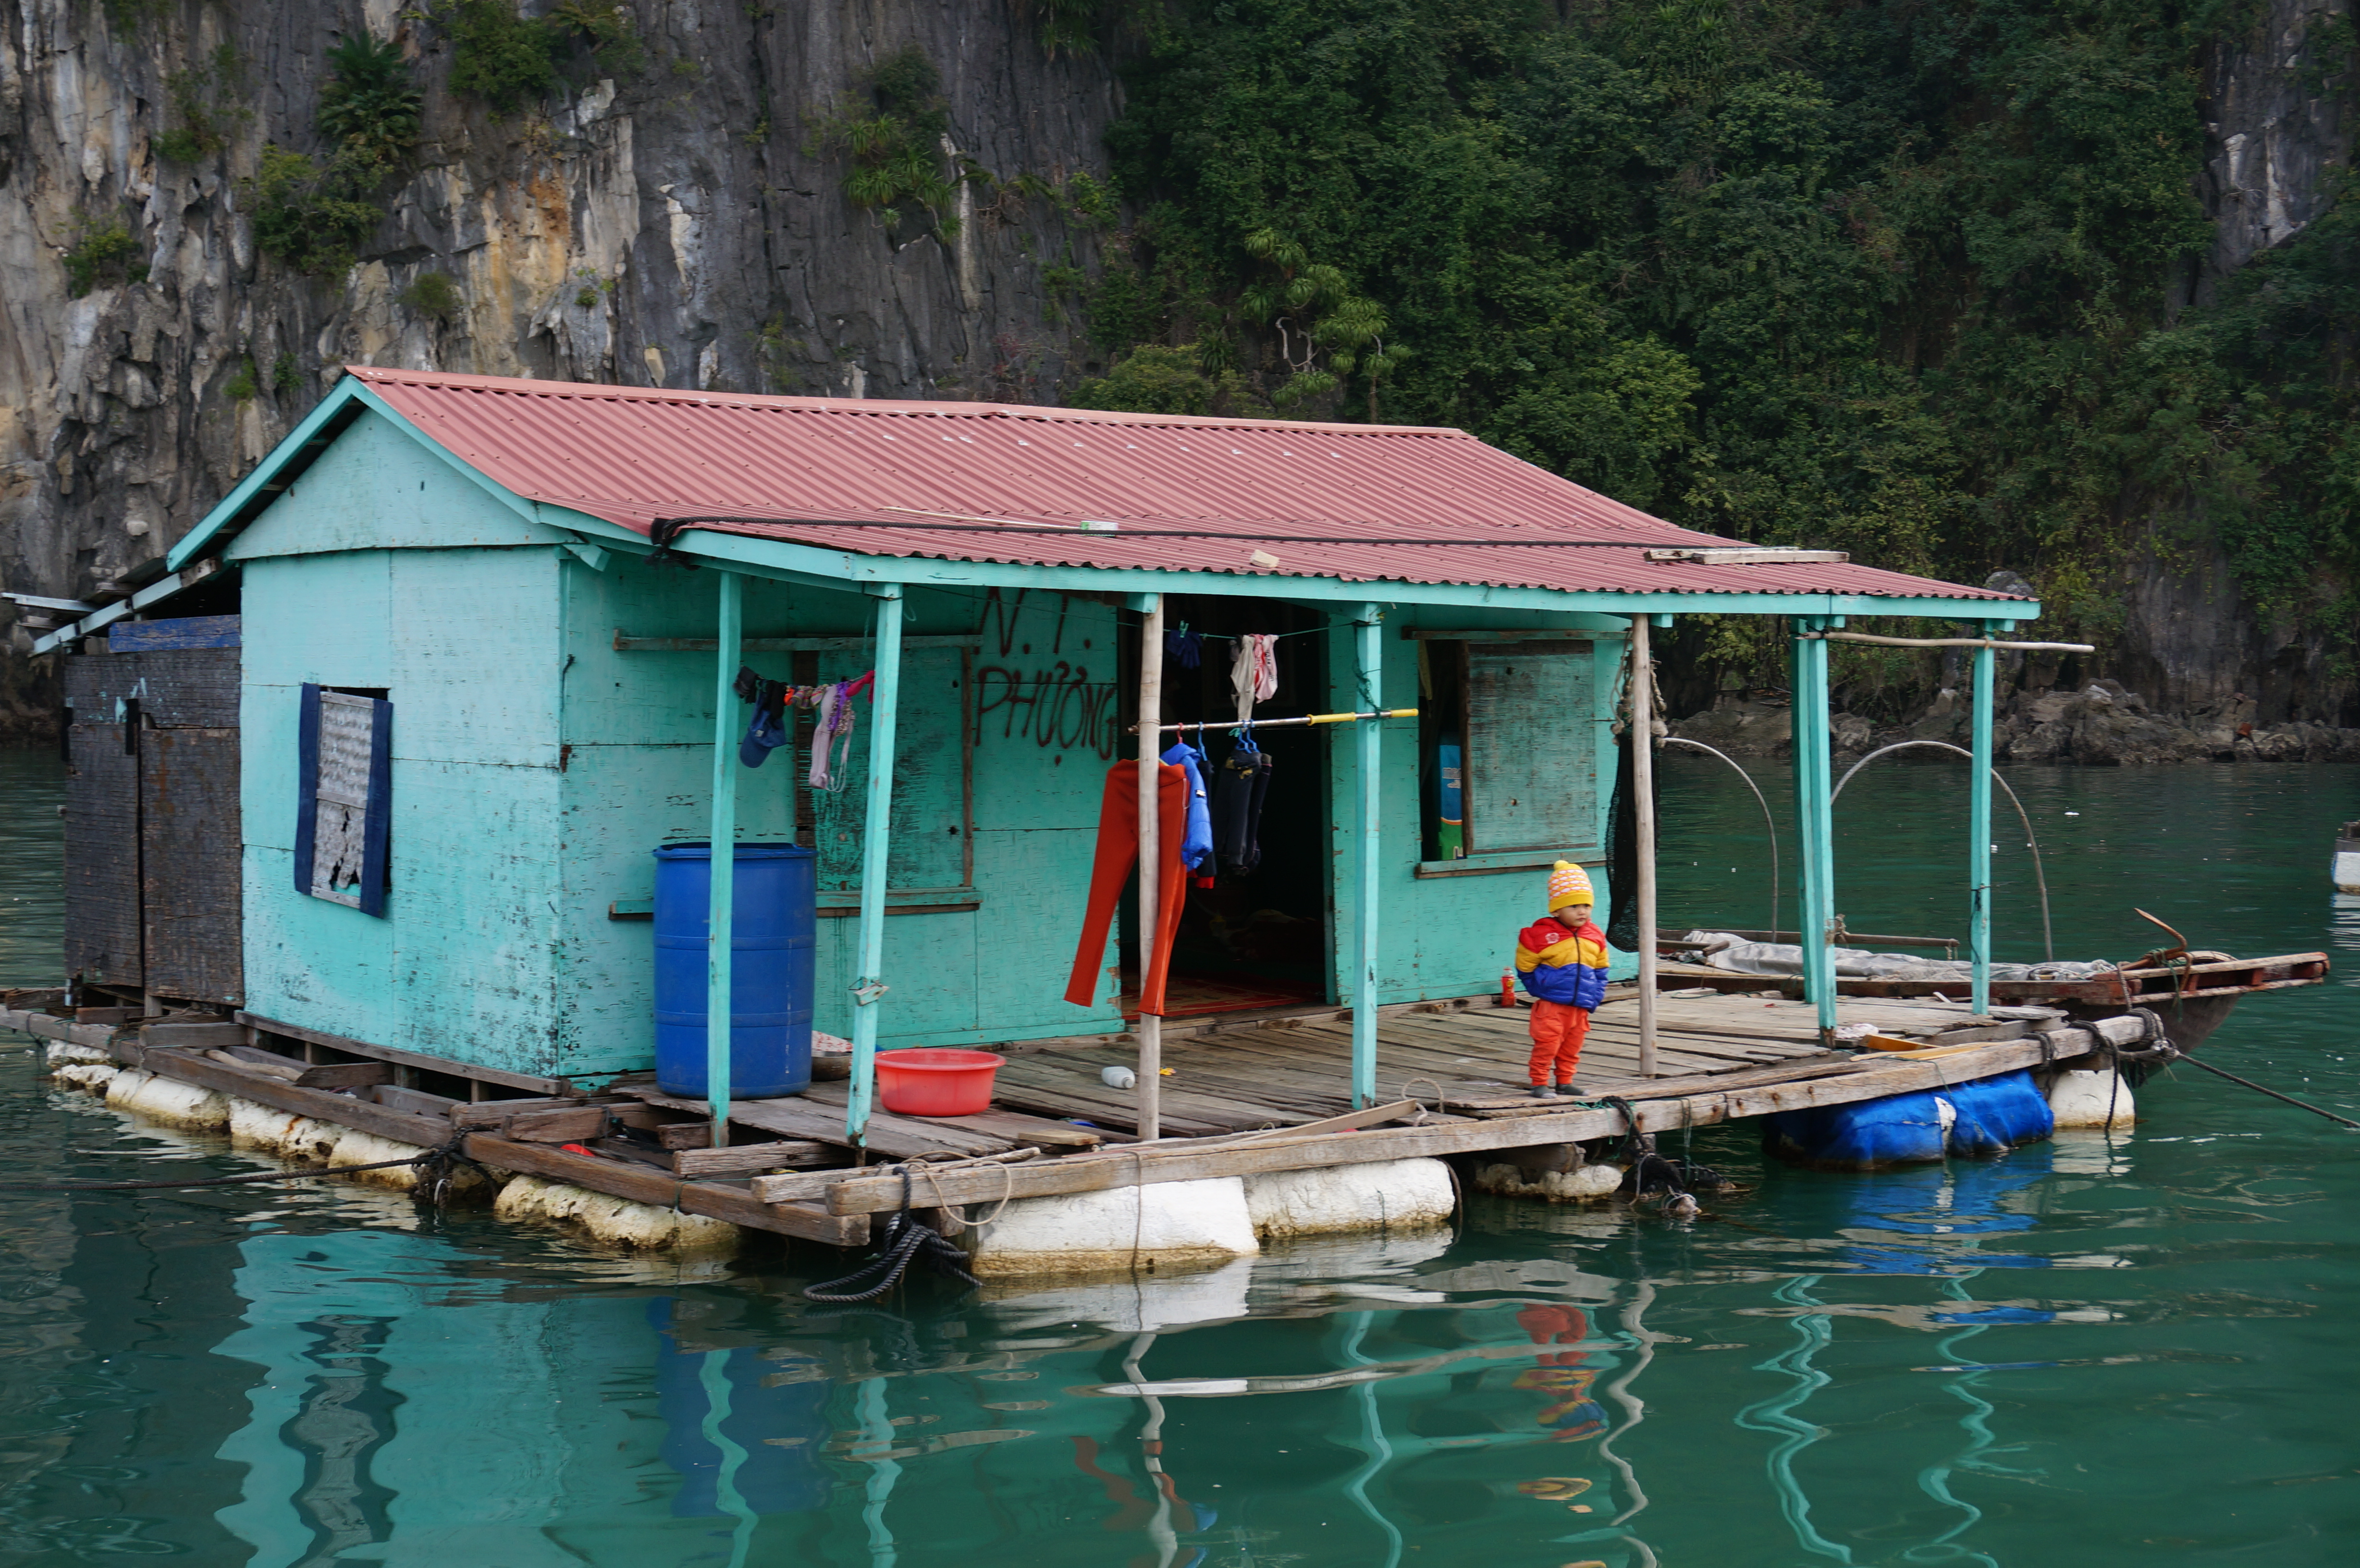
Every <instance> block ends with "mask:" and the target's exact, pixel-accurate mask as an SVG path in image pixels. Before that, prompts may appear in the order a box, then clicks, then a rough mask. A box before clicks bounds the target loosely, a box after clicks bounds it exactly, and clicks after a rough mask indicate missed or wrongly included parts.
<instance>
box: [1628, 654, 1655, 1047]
mask: <svg viewBox="0 0 2360 1568" xmlns="http://www.w3.org/2000/svg"><path fill="white" fill-rule="evenodd" d="M1631 788H1632V791H1633V794H1634V795H1636V797H1637V800H1636V801H1635V802H1634V804H1635V805H1636V806H1637V808H1638V810H1637V813H1636V814H1637V817H1638V830H1639V886H1638V888H1637V892H1638V895H1639V1076H1640V1077H1642V1078H1653V1077H1654V1076H1655V657H1654V655H1653V653H1652V652H1651V651H1650V649H1649V647H1648V635H1647V617H1646V616H1645V615H1633V616H1632V617H1631Z"/></svg>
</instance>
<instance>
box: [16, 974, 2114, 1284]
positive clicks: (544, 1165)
mask: <svg viewBox="0 0 2360 1568" xmlns="http://www.w3.org/2000/svg"><path fill="white" fill-rule="evenodd" d="M5 1002H6V1003H7V1004H8V1005H7V1006H5V1007H0V1028H7V1029H21V1030H24V1031H26V1032H27V1033H30V1034H33V1035H36V1036H38V1037H41V1038H45V1039H49V1040H59V1041H63V1042H68V1043H71V1044H73V1045H78V1046H82V1047H84V1048H95V1050H96V1051H103V1052H104V1054H105V1055H106V1056H107V1057H108V1058H110V1059H111V1060H113V1061H114V1062H118V1063H121V1064H123V1065H126V1066H134V1067H145V1068H147V1070H149V1071H151V1072H155V1073H160V1074H163V1075H165V1076H167V1077H171V1078H175V1079H179V1080H180V1081H182V1082H185V1083H193V1084H197V1085H200V1086H202V1087H204V1088H208V1089H213V1090H217V1091H220V1092H222V1093H224V1094H235V1095H238V1096H241V1097H244V1098H246V1099H250V1100H253V1101H256V1102H258V1103H260V1104H263V1105H271V1106H275V1107H277V1108H279V1109H281V1110H286V1111H290V1112H295V1113H299V1114H300V1115H303V1116H312V1117H316V1118H318V1119H320V1120H322V1121H328V1122H333V1123H336V1124H339V1125H341V1126H344V1127H357V1128H360V1129H362V1130H364V1131H367V1132H371V1133H374V1134H377V1136H379V1137H382V1138H393V1139H397V1140H399V1141H401V1142H405V1143H410V1144H413V1145H418V1146H421V1147H429V1148H432V1147H437V1146H441V1145H444V1144H449V1143H453V1141H454V1140H455V1142H456V1144H457V1147H459V1148H460V1149H463V1150H464V1152H465V1153H466V1154H467V1155H468V1156H469V1157H470V1158H472V1159H475V1160H479V1161H481V1162H482V1163H484V1164H486V1165H489V1166H494V1167H497V1168H499V1169H504V1170H508V1171H522V1172H526V1173H529V1174H532V1175H537V1176H542V1177H546V1178H549V1179H552V1180H555V1181H565V1182H570V1183H572V1184H574V1185H577V1186H582V1187H586V1188H589V1189H591V1190H593V1191H596V1192H607V1193H611V1194H614V1195H616V1196H618V1197H624V1198H628V1199H631V1200H633V1201H636V1202H639V1203H651V1204H655V1205H658V1206H661V1207H668V1208H679V1209H681V1210H683V1211H685V1212H687V1213H691V1214H705V1215H709V1216H711V1217H714V1218H716V1219H724V1220H727V1221H730V1222H731V1223H733V1224H737V1225H748V1226H751V1227H753V1228H757V1229H761V1230H769V1231H773V1232H777V1233H780V1234H782V1235H786V1236H796V1237H800V1238H803V1239H807V1240H814V1241H825V1242H828V1243H830V1244H832V1245H835V1246H840V1247H844V1246H858V1245H860V1244H862V1243H864V1242H866V1241H867V1240H868V1239H869V1216H870V1215H871V1214H880V1213H885V1212H889V1211H890V1210H893V1209H896V1208H899V1207H900V1206H901V1203H903V1202H904V1201H905V1188H904V1185H903V1181H902V1178H901V1173H900V1170H899V1164H900V1163H901V1162H915V1163H914V1169H915V1170H916V1171H917V1172H918V1174H917V1175H916V1176H915V1178H914V1182H915V1191H914V1193H913V1199H914V1201H915V1202H916V1203H918V1204H919V1205H921V1206H923V1207H938V1206H942V1205H946V1204H964V1203H993V1202H996V1201H997V1200H999V1199H1000V1198H1002V1197H1045V1196H1054V1195H1058V1194H1064V1193H1073V1192H1092V1191H1098V1190H1100V1189H1105V1188H1115V1187H1128V1186H1142V1185H1150V1184H1154V1183H1159V1182H1164V1181H1196V1180H1203V1179H1207V1178H1214V1177H1225V1176H1237V1175H1247V1174H1253V1173H1258V1172H1264V1171H1292V1170H1314V1169H1320V1168H1325V1167H1330V1166H1337V1165H1349V1164H1363V1163H1373V1162H1381V1161H1385V1160H1404V1159H1412V1158H1421V1157H1428V1158H1430V1157H1441V1156H1449V1155H1461V1154H1477V1153H1481V1152H1485V1151H1489V1150H1497V1149H1518V1148H1524V1147H1529V1146H1533V1145H1538V1144H1551V1143H1567V1142H1585V1141H1590V1140H1595V1139H1601V1138H1619V1137H1621V1136H1622V1135H1623V1134H1625V1133H1626V1132H1627V1131H1629V1130H1630V1125H1629V1121H1628V1119H1626V1117H1625V1116H1624V1113H1623V1112H1622V1111H1621V1110H1619V1109H1615V1108H1612V1107H1605V1106H1600V1105H1594V1104H1580V1105H1578V1104H1571V1103H1568V1102H1565V1101H1556V1100H1535V1099H1533V1098H1532V1097H1530V1095H1529V1094H1527V1093H1526V1092H1525V1087H1524V1082H1525V1081H1524V1062H1525V1059H1526V1053H1527V1051H1528V1037H1527V1034H1526V1028H1525V1024H1526V1020H1525V1015H1524V1011H1523V1010H1522V1009H1521V1008H1518V1009H1514V1010H1511V1009H1508V1008H1502V1007H1497V1006H1495V1005H1493V1004H1492V1002H1491V998H1488V997H1483V998H1468V999H1464V1000H1461V1001H1453V1002H1426V1003H1415V1004H1409V1005H1406V1006H1402V1007H1388V1008H1385V1009H1383V1010H1382V1014H1381V1016H1380V1020H1379V1026H1378V1064H1377V1065H1378V1073H1377V1078H1378V1087H1379V1094H1380V1097H1381V1098H1383V1097H1386V1096H1391V1099H1390V1100H1389V1101H1388V1103H1386V1104H1384V1105H1378V1106H1374V1107H1370V1108H1365V1109H1361V1110H1358V1111H1355V1110H1353V1109H1352V1108H1351V1106H1350V1103H1349V1079H1350V1062H1351V1020H1350V1016H1349V1012H1346V1011H1343V1010H1339V1009H1337V1008H1334V1007H1307V1008H1295V1009H1287V1010H1284V1012H1282V1013H1281V1014H1279V1015H1278V1016H1265V1017H1259V1018H1225V1019H1216V1020H1207V1021H1204V1022H1200V1023H1197V1024H1195V1025H1193V1026H1190V1027H1186V1028H1177V1027H1175V1028H1174V1029H1168V1030H1167V1031H1166V1032H1165V1035H1164V1061H1165V1062H1167V1063H1168V1064H1170V1065H1171V1067H1172V1068H1173V1075H1172V1076H1171V1077H1169V1078H1167V1079H1165V1080H1164V1125H1165V1128H1166V1134H1165V1136H1164V1138H1160V1139H1158V1140H1156V1141H1155V1142H1153V1143H1142V1142H1140V1141H1139V1140H1138V1138H1136V1136H1135V1128H1136V1122H1135V1120H1134V1119H1133V1118H1134V1112H1133V1108H1132V1105H1131V1094H1129V1093H1128V1092H1126V1091H1121V1090H1115V1089H1110V1088H1109V1087H1108V1086H1107V1085H1106V1084H1105V1083H1102V1082H1101V1081H1100V1078H1099V1073H1100V1070H1101V1069H1103V1068H1105V1067H1107V1066H1109V1065H1112V1064H1116V1063H1120V1064H1122V1065H1125V1066H1129V1065H1131V1063H1132V1062H1133V1060H1134V1049H1133V1045H1132V1042H1131V1040H1128V1039H1127V1038H1126V1037H1122V1036H1096V1037H1085V1038H1073V1039H1066V1040H1043V1041H1034V1042H1026V1043H1022V1044H1017V1045H1011V1046H1007V1047H1004V1048H1002V1049H1003V1050H1004V1051H1006V1052H1008V1053H1009V1057H1010V1060H1009V1062H1008V1063H1007V1065H1006V1066H1005V1067H1003V1068H1002V1069H1001V1071H1000V1081H999V1093H998V1094H997V1096H996V1099H995V1103H994V1105H993V1108H992V1109H991V1110H990V1111H989V1112H987V1113H985V1114H984V1115H982V1116H962V1117H950V1118H919V1117H911V1116H892V1115H890V1114H885V1113H882V1112H880V1113H878V1114H876V1115H874V1116H872V1117H871V1118H870V1121H869V1127H868V1149H867V1151H866V1153H865V1154H859V1153H856V1151H855V1150H853V1149H851V1148H850V1147H849V1146H848V1145H847V1142H846V1139H845V1137H844V1102H845V1094H846V1085H845V1084H844V1083H841V1082H838V1083H814V1085H813V1086H812V1088H811V1090H810V1091H808V1092H807V1093H805V1094H799V1095H792V1096H787V1097H783V1098H778V1099H770V1100H754V1101H741V1102H738V1103H737V1105H734V1106H733V1107H732V1109H731V1114H730V1123H731V1128H732V1137H731V1139H730V1147H728V1148H726V1149H713V1148H710V1147H708V1146H709V1144H710V1141H711V1140H710V1128H709V1127H707V1126H705V1124H704V1123H703V1120H702V1112H703V1105H702V1103H701V1102H697V1101H692V1100H683V1099H676V1098H673V1097H672V1096H669V1095H665V1094H661V1092H659V1091H658V1090H656V1089H655V1088H654V1087H653V1086H652V1085H651V1084H650V1083H648V1082H646V1081H645V1080H639V1081H630V1080H624V1081H617V1082H615V1083H610V1084H608V1085H606V1087H605V1088H604V1089H602V1090H600V1091H597V1092H595V1093H594V1092H591V1091H589V1090H586V1089H569V1090H568V1092H566V1093H563V1094H553V1095H541V1096H532V1097H522V1098H519V1097H509V1098H489V1099H486V1098H478V1099H475V1100H460V1099H457V1098H453V1097H451V1096H446V1095H440V1094H430V1093H425V1092H422V1091H421V1090H418V1089H415V1088H410V1087H404V1086H403V1085H402V1084H400V1083H397V1082H391V1081H389V1080H391V1079H392V1078H393V1076H394V1074H395V1073H397V1072H398V1071H400V1070H401V1069H399V1066H398V1065H388V1063H387V1062H385V1060H384V1059H383V1054H384V1053H382V1052H381V1051H379V1050H378V1049H377V1048H373V1047H371V1046H368V1045H366V1044H365V1043H363V1042H360V1041H349V1040H347V1041H338V1040H334V1037H329V1036H322V1035H319V1034H317V1033H315V1032H312V1031H308V1030H307V1031H303V1033H302V1034H301V1035H300V1037H299V1036H297V1035H295V1034H293V1033H291V1032H289V1031H287V1030H286V1029H285V1028H284V1027H283V1026H281V1027H279V1028H277V1029H274V1028H273V1026H272V1025H271V1024H270V1021H269V1020H268V1019H262V1018H250V1017H248V1016H246V1015H240V1017H239V1018H238V1019H237V1020H219V1019H216V1020H192V1019H187V1018H181V1019H164V1020H139V1021H136V1022H135V1021H134V1020H130V1019H124V1020H122V1021H121V1022H119V1023H118V1022H117V1021H115V1019H114V1018H105V1019H104V1020H102V1019H100V1018H87V1019H85V1018H77V1017H75V1016H72V1015H71V1014H69V1013H67V1012H66V1010H65V1009H64V1008H63V1007H61V1006H59V1005H57V1004H56V1003H54V1002H53V1001H51V1000H50V998H49V996H48V995H47V994H39V995H35V994H26V993H16V994H14V995H11V996H7V997H6V998H5ZM85 1011H87V1012H93V1013H94V1012H97V1011H99V1010H98V1009H85ZM1636 1015H1637V1001H1636V998H1635V996H1634V995H1633V993H1632V989H1631V988H1630V987H1628V986H1618V987H1616V988H1615V991H1614V992H1613V993H1612V994H1610V996H1609V997H1608V1000H1607V1001H1606V1003H1605V1004H1604V1005H1603V1006H1602V1007H1600V1009H1599V1010H1598V1013H1597V1015H1596V1018H1595V1020H1594V1021H1593V1023H1592V1025H1591V1029H1590V1040H1589V1044H1588V1046H1587V1048H1586V1049H1585V1051H1584V1052H1583V1057H1582V1068H1581V1081H1582V1083H1583V1085H1584V1087H1585V1089H1587V1090H1588V1091H1589V1093H1590V1095H1592V1096H1595V1095H1603V1094H1612V1095H1615V1096H1618V1097H1621V1098H1622V1099H1625V1100H1627V1101H1628V1102H1629V1103H1630V1104H1631V1105H1632V1107H1633V1111H1634V1112H1635V1113H1636V1117H1637V1121H1638V1124H1639V1127H1640V1130H1643V1131H1648V1132H1655V1131H1662V1130H1666V1129H1675V1128H1679V1127H1702V1126H1708V1125H1710V1124H1712V1123H1715V1122H1721V1121H1725V1120H1731V1119H1734V1118H1739V1117H1745V1116H1763V1115H1767V1114H1769V1113H1771V1112H1775V1111H1783V1110H1795V1109H1801V1108H1804V1107H1806V1106H1809V1105H1841V1104H1847V1103H1852V1102H1855V1101H1860V1100H1868V1099H1875V1098H1880V1097H1883V1096H1885V1095H1888V1094H1906V1093H1911V1092H1914V1091H1917V1090H1921V1089H1928V1088H1938V1087H1940V1086H1942V1085H1945V1084H1950V1083H1962V1082H1966V1081H1969V1080H1972V1079H1975V1078H1981V1077H1987V1076H1989V1075H1991V1074H1993V1073H2004V1072H2008V1071H2011V1070H2013V1069H2016V1068H2019V1067H2025V1066H2031V1065H2038V1064H2042V1063H2049V1062H2064V1061H2068V1060H2070V1059H2073V1058H2076V1057H2080V1056H2082V1055H2085V1054H2086V1053H2088V1052H2090V1051H2093V1050H2096V1049H2098V1048H2099V1046H2100V1044H2101V1042H2102V1041H2110V1042H2112V1043H2113V1044H2115V1045H2131V1044H2136V1043H2137V1042H2138V1041H2139V1040H2142V1039H2143V1038H2144V1036H2145V1030H2146V1025H2145V1024H2144V1023H2143V1022H2142V1021H2140V1020H2139V1019H2136V1018H2109V1019H2101V1020H2098V1021H2096V1022H2094V1023H2082V1024H2075V1023H2073V1022H2071V1021H2070V1020H2068V1019H2066V1018H2063V1017H2062V1016H2061V1015H2060V1013H2059V1012H2057V1011H2056V1010H2055V1009H2051V1008H2039V1007H2019V1008H1997V1009H1994V1014H1993V1015H1992V1016H1991V1017H1987V1018H1974V1017H1971V1016H1969V1015H1968V1013H1967V1011H1966V1009H1965V1008H1964V1007H1960V1006H1957V1005H1945V1004H1941V1003H1938V1002H1932V1001H1902V1000H1874V1001H1868V1000H1860V1001H1854V1000H1849V999H1848V1000H1847V1001H1845V1002H1844V1003H1843V1004H1842V1007H1841V1018H1842V1019H1843V1021H1844V1022H1846V1023H1847V1024H1853V1025H1864V1026H1867V1027H1869V1028H1871V1029H1874V1030H1876V1031H1877V1032H1878V1033H1880V1034H1885V1035H1890V1036H1896V1037H1901V1038H1905V1039H1909V1040H1918V1041H1923V1042H1925V1044H1924V1045H1923V1046H1922V1047H1921V1048H1920V1049H1918V1050H1915V1051H1859V1052H1853V1051H1847V1050H1828V1049H1825V1048H1823V1047H1822V1046H1821V1044H1820V1043H1819V1029H1818V1020H1817V1015H1816V1013H1815V1012H1814V1010H1813V1009H1811V1008H1809V1007H1806V1006H1804V1005H1803V1004H1801V1003H1798V1002H1794V1001H1791V1000H1787V999H1785V998H1783V997H1774V996H1721V995H1712V996H1695V995H1687V996H1684V995H1678V994H1665V995H1662V996H1659V998H1658V1036H1657V1042H1658V1051H1657V1062H1658V1068H1659V1073H1661V1074H1663V1075H1661V1076H1658V1077H1656V1078H1655V1079H1642V1078H1640V1077H1639V1076H1638V1041H1637V1025H1636ZM410 1061H411V1062H417V1063H421V1064H422V1063H425V1062H437V1063H438V1064H439V1069H440V1070H441V1071H443V1072H446V1073H451V1074H453V1075H458V1076H464V1074H465V1073H467V1071H468V1070H467V1069H466V1067H465V1066H464V1064H462V1063H458V1062H449V1061H446V1060H443V1059H437V1058H428V1057H421V1056H416V1055H414V1054H413V1055H410ZM511 1093H512V1094H513V1091H511ZM569 1146H570V1147H569ZM577 1150H586V1152H577ZM880 1162H883V1165H882V1168H880Z"/></svg>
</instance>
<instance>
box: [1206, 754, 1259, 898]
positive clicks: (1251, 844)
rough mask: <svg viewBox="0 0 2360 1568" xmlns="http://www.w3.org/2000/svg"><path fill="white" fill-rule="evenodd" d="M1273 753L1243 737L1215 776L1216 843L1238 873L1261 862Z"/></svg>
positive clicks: (1223, 861)
mask: <svg viewBox="0 0 2360 1568" xmlns="http://www.w3.org/2000/svg"><path fill="white" fill-rule="evenodd" d="M1270 766H1271V764H1270V753H1268V752H1266V751H1262V750H1258V749H1255V747H1254V746H1253V743H1252V742H1251V740H1244V739H1241V740H1240V743H1239V746H1238V748H1237V750H1235V751H1233V752H1231V753H1229V758H1228V760H1226V761H1224V762H1223V763H1222V764H1221V766H1220V768H1219V769H1218V771H1217V772H1216V773H1215V775H1214V779H1213V846H1214V848H1215V849H1216V850H1217V851H1218V853H1219V855H1220V865H1221V869H1222V870H1224V871H1226V872H1229V874H1230V875H1232V876H1236V875H1238V874H1240V873H1242V872H1247V871H1251V870H1252V869H1254V867H1256V866H1260V865H1261V864H1262V802H1263V801H1264V800H1268V799H1269V797H1270Z"/></svg>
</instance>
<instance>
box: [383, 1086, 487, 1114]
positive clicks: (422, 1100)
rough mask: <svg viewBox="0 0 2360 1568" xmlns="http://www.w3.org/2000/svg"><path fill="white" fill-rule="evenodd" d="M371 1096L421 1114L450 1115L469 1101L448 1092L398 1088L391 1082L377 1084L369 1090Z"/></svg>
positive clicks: (399, 1109)
mask: <svg viewBox="0 0 2360 1568" xmlns="http://www.w3.org/2000/svg"><path fill="white" fill-rule="evenodd" d="M369 1098H370V1099H372V1100H374V1101H376V1102H377V1104H378V1105H389V1106H391V1107H392V1108H393V1109H395V1110H397V1111H408V1112H410V1114H411V1115H412V1116H443V1117H448V1116H450V1115H451V1113H452V1112H453V1110H456V1109H459V1108H460V1107H462V1106H464V1105H466V1103H467V1102H466V1101H464V1100H454V1099H453V1098H451V1096H450V1095H448V1094H428V1093H427V1092H426V1091H425V1090H423V1089H403V1088H398V1087H396V1086H395V1085H393V1084H391V1083H379V1084H377V1085H376V1086H375V1087H373V1088H372V1089H371V1090H370V1091H369Z"/></svg>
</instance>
